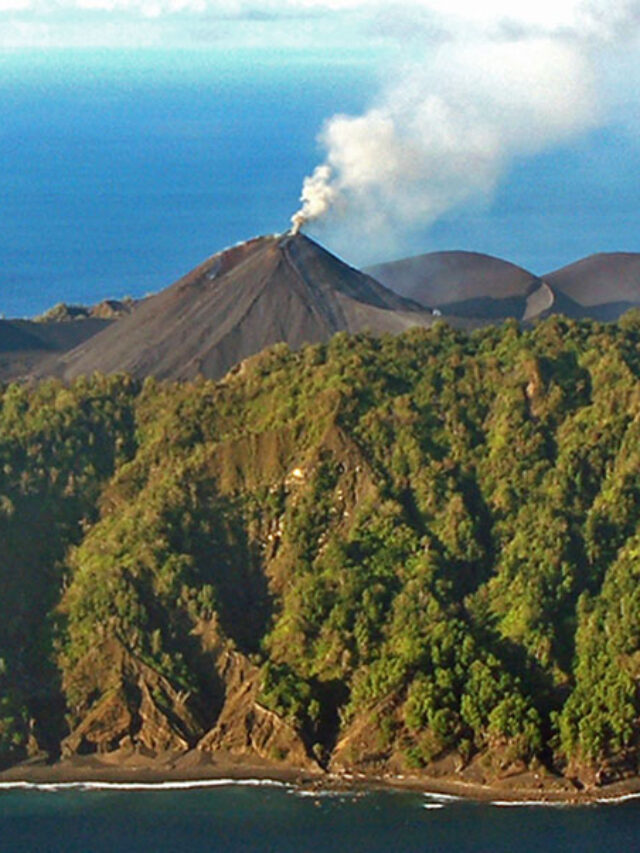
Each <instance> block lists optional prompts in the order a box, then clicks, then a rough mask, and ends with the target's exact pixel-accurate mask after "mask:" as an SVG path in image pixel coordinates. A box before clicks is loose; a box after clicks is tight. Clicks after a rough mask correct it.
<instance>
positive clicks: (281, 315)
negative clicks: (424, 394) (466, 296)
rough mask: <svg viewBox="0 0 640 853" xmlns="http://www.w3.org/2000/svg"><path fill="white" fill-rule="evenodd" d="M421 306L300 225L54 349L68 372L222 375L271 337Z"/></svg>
mask: <svg viewBox="0 0 640 853" xmlns="http://www.w3.org/2000/svg"><path fill="white" fill-rule="evenodd" d="M432 321H433V318H432V315H431V313H430V312H429V311H427V310H425V309H424V308H423V307H421V306H419V305H417V304H415V303H413V302H410V301H408V300H406V299H403V298H401V297H400V296H398V295H397V294H395V293H393V292H392V291H390V290H388V289H387V288H385V287H383V286H382V285H381V284H379V283H378V282H377V281H375V280H374V279H372V278H371V277H369V276H367V275H365V274H364V273H361V272H359V271H358V270H355V269H353V268H352V267H349V266H348V265H347V264H345V263H343V262H342V261H340V260H339V259H338V258H336V257H335V256H333V255H331V254H330V253H329V252H327V251H325V250H324V249H323V248H321V247H320V246H319V245H318V244H317V243H315V242H313V241H312V240H310V239H309V238H308V237H305V236H304V235H302V234H297V235H295V236H292V235H289V234H287V235H280V236H272V237H258V238H256V239H254V240H250V241H248V242H246V243H242V244H240V245H238V246H235V247H233V248H231V249H228V250H226V251H224V252H220V253H219V254H217V255H214V256H213V257H211V258H209V259H208V260H207V261H205V262H204V263H203V264H201V265H200V266H199V267H197V268H196V269H194V270H193V271H192V272H190V273H189V274H188V275H186V276H184V278H182V279H180V280H179V281H177V282H176V283H175V284H173V285H172V286H171V287H168V288H167V289H166V290H163V291H161V292H160V293H157V294H155V295H154V296H151V297H149V298H148V299H145V300H143V301H142V302H140V303H139V304H138V305H136V306H135V308H134V309H133V311H132V313H131V314H129V315H128V316H125V317H123V318H121V319H120V320H118V321H117V322H116V323H114V324H113V325H112V326H110V327H109V328H107V329H105V330H104V331H103V332H101V333H99V334H98V335H96V336H95V337H93V338H91V339H90V340H89V341H87V342H85V343H84V344H82V345H80V346H79V347H77V348H76V349H74V350H72V351H71V352H69V353H67V354H65V355H64V356H62V358H61V359H60V360H59V362H58V364H57V366H56V371H55V372H56V373H57V374H58V375H61V376H63V377H64V378H66V379H72V378H74V377H76V376H79V375H82V374H90V373H92V372H93V371H95V370H99V371H101V372H103V373H113V372H116V371H126V372H129V373H131V374H133V375H135V376H140V377H142V376H149V375H153V376H157V377H160V378H172V379H189V378H193V377H195V376H196V375H198V374H203V375H204V376H206V377H209V378H214V379H216V378H219V377H221V376H223V375H224V374H225V373H226V372H227V371H228V370H229V368H231V367H232V366H233V365H235V364H237V363H238V362H240V361H242V360H243V359H245V358H247V357H248V356H250V355H253V354H254V353H257V352H259V351H260V350H262V349H264V348H265V347H267V346H270V345H272V344H274V343H277V342H279V341H286V342H287V343H288V344H289V345H290V346H291V347H293V348H296V347H299V346H301V345H302V344H304V343H316V342H320V341H326V340H328V339H329V338H330V337H331V336H332V335H333V334H335V333H336V332H338V331H347V332H358V331H362V330H364V329H367V330H369V331H371V332H373V333H384V332H392V333H397V332H401V331H403V330H404V329H407V328H409V327H410V326H416V325H417V326H428V325H430V324H431V323H432Z"/></svg>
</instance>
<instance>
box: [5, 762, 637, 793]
mask: <svg viewBox="0 0 640 853" xmlns="http://www.w3.org/2000/svg"><path fill="white" fill-rule="evenodd" d="M269 782H272V783H274V784H282V785H287V786H291V787H296V788H300V789H301V790H308V791H310V792H314V791H317V792H318V793H320V792H324V791H335V792H340V791H344V792H354V791H355V792H357V791H365V790H371V789H377V790H385V789H386V790H396V791H413V792H416V793H423V794H425V795H428V794H433V795H436V796H444V797H453V798H460V799H468V800H475V801H479V802H492V803H495V804H503V803H504V804H505V805H509V804H518V803H522V804H526V803H531V804H535V803H539V804H549V805H565V806H572V805H593V804H602V803H606V802H611V803H615V802H621V801H624V800H626V799H630V798H635V797H638V798H640V778H638V777H635V778H633V779H628V780H625V781H621V782H615V783H612V784H610V785H603V786H602V787H593V788H589V789H583V790H578V789H577V788H576V787H574V786H573V785H571V783H570V782H569V781H568V780H566V779H562V778H556V777H545V778H544V779H543V778H540V779H539V780H538V781H536V782H535V783H534V784H531V782H530V781H529V778H528V777H527V779H526V780H525V779H522V780H519V779H518V778H517V777H511V778H508V779H502V780H499V781H498V782H496V783H494V784H481V783H479V782H471V781H466V780H463V779H459V778H452V777H451V776H447V777H435V778H434V777H429V776H425V775H422V776H419V775H401V776H393V775H390V774H388V775H384V776H378V775H374V774H371V775H369V774H362V773H354V774H350V773H341V774H338V773H328V772H322V771H320V770H318V771H314V770H309V769H303V768H295V767H286V766H282V765H276V764H273V763H271V762H267V761H260V760H259V759H253V760H251V761H247V760H241V759H240V760H239V759H238V758H237V757H235V756H224V757H222V758H219V757H217V756H216V758H210V757H209V756H206V755H203V754H202V753H197V752H196V751H193V752H191V753H185V754H182V755H179V756H162V757H149V756H141V755H137V754H130V755H128V756H127V757H126V758H125V759H123V760H122V759H121V760H114V759H113V758H110V757H109V756H87V757H75V758H72V759H63V760H60V761H57V762H55V763H53V764H49V763H46V761H44V760H39V761H30V762H25V763H22V764H18V765H14V766H13V767H10V768H8V769H6V770H4V771H2V772H0V791H1V790H2V789H5V790H6V789H14V788H19V787H23V786H24V787H31V786H40V785H56V786H58V785H82V784H88V785H95V786H105V787H109V786H110V785H113V786H114V787H117V786H119V785H120V786H122V785H126V786H129V785H131V786H132V787H135V788H141V789H142V788H147V789H151V790H153V789H154V788H155V787H158V788H161V787H165V788H166V787H177V788H179V787H185V788H187V787H194V788H195V787H200V786H201V787H207V786H210V787H215V786H218V785H224V784H229V785H232V784H236V783H237V784H242V783H245V784H247V783H249V784H251V783H253V784H260V783H263V784H268V783H269Z"/></svg>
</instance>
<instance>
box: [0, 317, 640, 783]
mask: <svg viewBox="0 0 640 853" xmlns="http://www.w3.org/2000/svg"><path fill="white" fill-rule="evenodd" d="M639 376H640V315H639V314H638V313H633V312H632V313H630V314H628V315H626V316H625V317H624V318H623V319H622V320H621V321H620V323H619V324H617V325H601V324H597V323H595V322H587V321H580V322H574V321H567V320H564V319H562V318H559V317H553V318H550V319H548V320H546V321H545V322H542V323H540V324H539V325H538V326H537V327H535V328H534V329H532V330H529V331H523V330H522V329H520V328H519V327H518V326H517V325H516V324H515V323H506V324H505V325H503V326H501V327H495V328H489V329H483V330H479V331H477V332H474V333H472V334H471V335H467V334H466V333H462V332H457V331H454V330H452V329H451V328H449V327H448V326H446V325H444V324H442V325H437V326H436V327H434V328H433V329H431V330H428V331H427V330H412V331H410V332H408V333H406V334H404V335H402V336H400V337H396V338H392V337H382V338H371V337H368V336H366V335H358V336H355V337H348V336H347V335H345V334H342V333H341V334H338V335H336V336H335V337H334V338H333V339H332V341H331V342H330V343H329V344H327V345H318V346H313V347H307V348H305V349H303V350H302V351H300V352H297V353H292V352H290V351H289V349H288V348H287V347H286V346H285V345H278V346H276V347H273V348H272V349H271V350H269V351H267V352H265V353H263V354H261V355H259V356H257V357H255V358H253V359H252V360H250V362H248V363H246V364H245V365H243V366H242V368H240V369H238V370H236V371H235V372H234V373H232V374H230V375H229V377H227V379H226V380H225V381H223V382H220V383H212V382H205V381H202V382H196V383H193V384H163V383H158V382H156V381H154V380H147V381H146V382H144V383H143V384H140V383H137V382H134V381H132V380H130V379H128V378H127V377H123V376H116V377H109V378H105V377H101V376H95V377H93V378H92V379H90V380H80V381H77V382H76V383H74V384H73V385H72V386H71V387H65V386H63V385H61V384H59V383H57V382H56V381H47V382H45V383H42V384H40V385H38V386H37V387H34V388H28V387H20V386H17V385H10V386H8V387H6V388H5V389H4V390H3V391H2V397H1V410H0V478H1V479H0V527H1V536H0V590H1V598H0V754H1V755H2V756H3V761H4V762H7V761H11V760H15V759H17V758H20V757H22V756H23V755H25V754H26V753H27V752H28V751H29V750H33V749H35V748H37V746H40V747H43V746H44V747H45V748H46V749H48V750H50V751H52V752H54V753H55V750H56V748H57V746H58V744H59V743H60V741H61V739H62V738H64V736H65V735H66V734H67V733H68V731H69V729H73V728H74V727H77V726H78V725H79V724H80V723H81V721H82V719H83V717H84V716H86V715H87V714H88V713H90V712H91V709H92V708H95V707H97V703H98V702H99V701H100V700H101V698H103V697H104V696H105V695H107V694H108V692H109V690H110V689H112V684H113V673H112V672H109V671H108V670H109V666H110V664H109V660H108V658H105V662H104V668H105V671H104V673H100V672H98V674H97V675H96V676H92V677H93V681H92V683H91V685H90V686H88V684H87V678H86V673H85V670H83V663H82V662H83V660H86V659H87V656H88V655H91V653H92V651H93V650H94V649H95V648H96V646H100V644H103V643H106V642H108V641H111V640H112V641H117V643H118V644H120V647H122V648H124V649H126V650H127V653H130V654H132V655H134V656H135V658H136V660H139V661H141V662H143V663H144V666H146V667H148V668H149V669H150V671H154V672H156V673H158V674H159V675H160V676H162V678H163V679H165V680H166V681H163V682H162V683H163V684H170V685H172V686H173V687H174V688H175V689H176V690H177V691H184V692H185V695H186V694H187V693H188V694H189V695H190V696H193V697H195V699H196V700H197V701H196V704H198V703H199V707H198V709H196V710H197V713H196V712H194V713H196V716H198V715H199V716H198V719H199V720H200V725H201V726H202V733H203V734H204V732H205V731H206V729H207V728H208V727H210V726H212V725H213V724H214V723H215V719H216V714H217V713H219V710H220V704H221V702H222V701H223V700H222V699H221V698H220V691H221V689H222V691H223V692H224V686H223V687H222V688H221V687H220V684H219V677H218V674H217V673H216V672H214V669H215V668H214V666H213V663H212V661H211V659H210V658H208V657H207V655H208V654H210V652H211V649H210V648H209V647H207V646H206V643H205V642H204V639H203V637H204V636H205V634H206V630H205V629H206V626H209V627H210V628H214V629H215V635H216V637H217V640H218V641H219V642H224V644H225V646H226V648H229V649H234V650H236V651H237V652H238V653H242V654H243V655H245V656H246V657H247V658H248V659H249V660H250V661H251V662H252V664H253V665H254V666H256V667H259V671H260V679H261V682H260V683H261V693H260V697H259V701H260V703H261V704H262V705H263V706H264V707H266V708H269V709H271V710H273V711H275V712H276V713H277V714H278V715H280V716H281V717H282V718H283V719H285V720H287V721H288V722H289V723H290V724H291V726H292V727H293V728H294V729H295V730H296V731H298V732H299V733H300V736H301V737H302V738H303V740H304V742H305V744H306V745H307V747H308V750H309V754H313V755H315V756H316V757H317V758H319V759H320V760H321V761H324V762H326V761H328V760H329V758H330V757H331V755H332V752H333V751H334V750H336V749H339V748H340V743H343V742H344V743H347V742H348V751H347V753H345V754H344V755H343V759H344V760H348V761H351V762H352V763H354V764H358V763H359V762H360V763H363V762H365V760H369V759H370V758H371V756H372V755H373V756H375V757H376V759H377V760H378V761H385V760H388V759H390V758H391V757H392V756H393V757H394V760H395V761H396V764H397V762H398V761H400V762H404V764H405V765H406V766H410V767H421V766H427V765H429V763H430V762H432V761H434V760H436V759H438V757H439V756H442V755H446V754H448V753H451V752H455V753H456V754H458V755H459V757H460V760H461V761H462V762H466V761H468V760H470V759H471V758H472V757H473V756H474V755H490V754H491V753H492V752H494V753H499V754H500V756H501V760H502V761H504V760H505V756H506V757H507V760H508V761H522V762H531V761H534V762H542V763H545V764H547V765H551V764H553V765H554V766H555V767H556V768H561V769H562V768H566V770H567V772H569V771H572V769H573V768H576V767H578V768H579V767H587V766H590V767H597V766H602V765H604V764H608V765H609V766H615V765H619V766H625V767H631V768H632V769H633V770H636V771H637V766H636V761H637V758H636V749H637V745H638V736H639V730H640V700H639V695H638V679H639V678H640V591H639V590H640V584H639V583H638V580H639V579H640V382H639ZM194 707H195V706H194ZM363 721H364V722H363ZM356 731H359V732H360V733H361V734H362V733H363V732H364V734H362V736H361V737H360V738H358V737H356V736H355V734H354V732H356ZM350 733H351V736H350Z"/></svg>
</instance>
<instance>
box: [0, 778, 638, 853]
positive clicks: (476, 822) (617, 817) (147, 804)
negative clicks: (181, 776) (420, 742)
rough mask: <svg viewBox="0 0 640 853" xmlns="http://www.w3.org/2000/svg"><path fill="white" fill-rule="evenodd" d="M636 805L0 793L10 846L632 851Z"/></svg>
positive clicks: (230, 788)
mask: <svg viewBox="0 0 640 853" xmlns="http://www.w3.org/2000/svg"><path fill="white" fill-rule="evenodd" d="M638 837H640V803H639V802H638V801H637V800H634V801H630V802H624V803H619V804H614V805H594V806H583V807H564V806H549V807H540V806H525V805H515V806H514V805H510V806H505V805H501V804H486V803H485V804H480V803H474V802H470V801H463V800H455V799H452V798H446V797H439V796H437V795H422V794H417V793H396V792H388V791H387V792H381V791H369V792H359V793H341V794H338V793H324V794H323V793H312V792H308V791H307V792H301V791H300V790H298V789H296V788H294V787H288V786H286V785H282V784H280V783H271V784H269V783H266V784H265V783H256V784H251V783H249V784H246V783H245V784H222V785H218V786H216V787H211V788H188V789H179V788H178V789H164V790H163V789H160V790H156V791H149V790H138V791H132V790H117V789H116V790H108V789H95V788H94V789H87V790H78V788H77V787H76V788H73V787H72V788H65V787H62V788H61V787H56V786H53V787H52V788H51V790H48V791H42V790H26V791H25V790H4V791H1V792H0V849H1V850H2V851H6V853H14V851H15V853H18V851H23V852H24V853H27V852H28V853H31V851H38V853H57V851H60V853H102V851H105V853H114V851H117V853H134V851H135V852H136V853H138V851H158V853H161V851H182V850H184V851H189V853H200V851H212V852H213V851H224V853H236V851H238V853H239V851H243V853H249V851H256V853H257V851H261V853H262V851H265V852H266V851H270V852H271V851H272V853H289V852H290V853H304V852H305V851H310V853H311V851H312V853H324V852H325V851H327V853H336V851H342V850H344V851H349V853H359V851H363V853H364V851H366V852H367V853H377V851H380V853H383V851H384V853H389V851H394V853H404V851H416V853H418V851H425V853H427V851H428V853H437V852H438V851H456V853H467V851H477V852H478V853H479V851H482V853H501V851H505V853H507V851H508V853H514V851H518V853H539V851H545V853H557V851H558V853H559V851H563V853H567V851H581V853H590V851H593V853H614V851H615V853H617V851H633V850H637V849H638V840H637V839H638Z"/></svg>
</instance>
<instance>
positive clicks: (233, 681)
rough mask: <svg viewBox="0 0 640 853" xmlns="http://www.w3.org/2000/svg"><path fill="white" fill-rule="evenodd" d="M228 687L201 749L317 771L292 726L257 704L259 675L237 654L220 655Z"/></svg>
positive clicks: (300, 737) (221, 671)
mask: <svg viewBox="0 0 640 853" xmlns="http://www.w3.org/2000/svg"><path fill="white" fill-rule="evenodd" d="M216 666H217V669H218V673H219V675H220V677H221V679H222V681H223V682H224V684H225V687H226V696H225V702H224V705H223V708H222V711H221V712H220V716H219V717H218V719H217V721H216V724H215V726H214V727H213V728H212V729H211V731H209V732H207V734H206V735H205V736H204V737H203V738H202V739H201V740H200V742H199V743H198V749H199V750H202V751H203V752H210V753H214V752H216V751H217V750H224V751H225V752H228V753H231V754H232V755H236V756H242V757H251V756H252V755H253V756H258V757H260V758H262V759H267V760H269V761H284V762H286V763H287V764H289V765H293V766H295V767H297V768H300V769H318V766H317V764H316V762H315V761H314V759H313V758H311V757H310V755H309V753H308V751H307V747H306V745H305V742H304V739H303V737H302V735H301V734H300V733H299V732H298V731H297V730H296V729H295V727H294V726H293V725H291V723H289V722H287V721H286V720H284V719H282V717H280V716H278V714H275V713H274V712H273V711H270V710H269V709H268V708H265V707H264V706H263V705H261V704H260V703H259V701H258V694H259V690H260V671H259V669H258V667H257V666H255V665H254V664H252V663H251V661H250V660H249V659H248V658H247V657H246V656H245V655H243V654H241V653H240V652H237V651H232V650H224V651H221V653H220V655H219V656H218V659H217V663H216Z"/></svg>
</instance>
